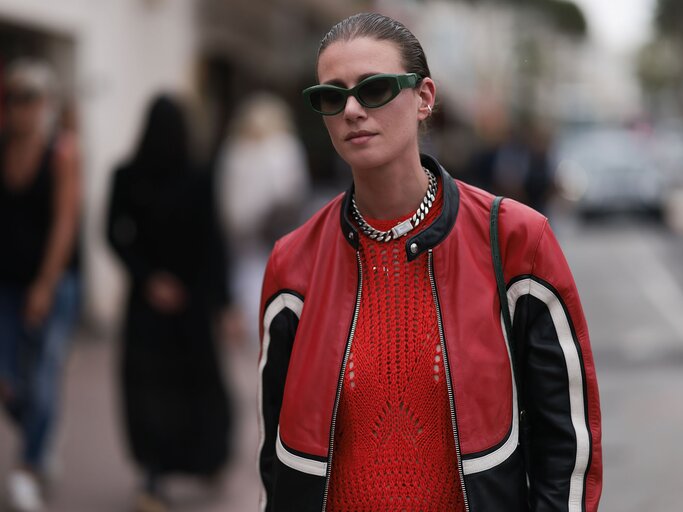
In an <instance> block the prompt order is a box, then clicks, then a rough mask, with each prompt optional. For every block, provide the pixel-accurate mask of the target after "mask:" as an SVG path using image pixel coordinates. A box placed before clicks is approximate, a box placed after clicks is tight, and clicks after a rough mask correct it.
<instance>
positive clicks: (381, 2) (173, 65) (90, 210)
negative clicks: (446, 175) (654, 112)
mask: <svg viewBox="0 0 683 512" xmlns="http://www.w3.org/2000/svg"><path fill="white" fill-rule="evenodd" d="M367 10H378V11H380V12H384V13H386V14H388V15H391V16H394V17H396V18H397V19H400V20H401V21H403V22H405V23H406V24H407V25H408V26H409V27H410V28H411V29H413V30H414V32H415V33H416V35H417V36H418V38H419V39H420V40H421V41H422V42H423V45H424V46H425V50H426V52H427V54H428V55H429V58H430V65H431V68H432V71H433V72H434V75H435V78H436V80H437V83H438V86H439V94H440V98H441V102H442V105H443V107H444V109H447V110H450V111H453V112H455V113H456V116H457V117H458V119H461V120H462V122H463V123H464V124H465V125H467V126H468V129H470V130H471V131H474V132H476V131H477V130H479V129H480V128H481V126H480V125H482V124H486V123H487V122H490V119H494V120H495V119H496V116H501V115H502V116H508V115H510V113H511V112H512V113H514V112H523V111H525V110H528V111H530V112H531V113H532V114H534V115H541V116H544V117H545V118H547V119H548V120H549V121H550V122H552V123H565V122H573V121H575V120H577V118H579V120H582V118H583V117H586V116H589V117H592V118H600V119H609V118H611V117H614V115H615V112H624V111H628V112H631V111H635V110H637V109H638V108H639V92H638V89H637V84H636V82H635V78H634V77H633V76H630V75H629V74H628V72H627V71H625V69H626V68H625V67H624V66H623V65H622V64H615V65H612V67H610V66H607V65H606V64H605V63H606V62H615V61H614V60H613V59H612V60H608V59H605V58H603V56H602V55H601V54H600V53H599V49H596V48H595V47H594V46H593V44H592V43H591V40H590V38H587V37H582V36H581V35H580V34H578V35H577V34H576V33H571V31H570V33H567V32H566V31H563V30H560V29H558V27H557V24H556V23H554V22H553V20H551V19H549V18H548V17H547V16H546V15H544V14H543V13H538V12H536V11H534V10H533V9H529V8H520V7H519V6H517V5H516V4H515V5H514V6H513V5H511V4H510V3H507V2H496V1H493V0H492V1H487V2H483V1H482V2H480V1H446V0H429V1H418V0H391V1H390V0H352V1H340V0H230V1H225V0H118V1H116V2H105V1H101V0H100V1H88V0H54V1H52V2H49V4H46V3H45V2H43V1H41V0H0V72H1V69H2V65H3V64H5V63H6V62H7V61H9V60H11V59H12V58H13V57H16V56H20V55H22V54H30V55H37V56H43V57H45V58H46V59H47V60H49V61H50V62H51V63H52V64H53V65H54V66H55V67H56V68H57V71H58V74H59V76H60V77H61V79H62V80H63V82H64V85H65V90H66V93H67V97H69V98H72V99H73V100H74V104H75V105H76V109H77V120H78V125H79V132H80V135H81V142H82V147H83V158H84V161H83V170H84V174H85V182H86V190H85V206H86V215H85V223H84V231H85V233H84V235H85V236H84V240H85V248H84V249H85V250H84V255H85V271H86V283H87V284H86V286H87V289H86V291H87V292H88V300H87V314H88V318H90V319H91V320H93V324H95V325H99V324H103V325H109V324H111V322H112V320H113V319H114V318H115V316H116V313H117V312H118V311H119V306H120V304H119V302H120V296H121V293H120V291H121V289H122V287H121V283H122V279H121V274H120V273H119V272H118V268H117V266H116V265H115V264H114V263H113V261H112V259H111V256H110V254H109V253H108V250H107V249H106V248H105V246H104V243H103V235H102V233H103V229H102V226H103V213H104V210H105V207H106V202H107V198H108V195H107V194H108V187H109V179H110V174H111V171H112V170H113V168H114V166H115V165H116V164H117V163H119V162H120V161H121V160H122V159H123V158H125V157H126V156H127V155H128V154H129V153H130V151H131V150H132V147H131V146H132V143H133V141H134V140H135V138H136V136H137V134H138V130H139V127H140V124H141V117H142V115H143V110H144V106H145V105H146V104H147V102H148V101H149V98H150V97H151V96H152V95H153V94H155V93H157V92H159V91H160V90H165V91H170V92H182V93H184V94H186V95H187V96H188V97H191V98H195V99H197V100H198V101H197V102H196V104H197V105H198V108H197V112H198V114H197V119H198V120H199V122H198V124H197V126H196V129H195V135H196V136H197V138H198V139H200V142H198V144H199V145H200V146H201V147H202V148H203V153H204V155H205V156H206V157H207V158H210V157H211V156H212V155H215V154H216V153H217V151H218V148H219V146H220V143H221V142H222V141H221V137H222V136H223V134H224V132H225V127H226V126H227V122H228V120H229V119H230V117H231V115H232V114H233V113H234V111H235V110H236V107H237V106H238V104H239V103H240V102H241V101H242V100H243V99H246V98H247V97H248V96H249V95H250V94H252V93H254V92H256V91H258V90H262V89H265V90H269V91H270V92H274V93H276V94H277V95H278V96H280V97H282V98H284V99H285V101H287V102H288V103H289V104H290V105H291V106H292V108H293V110H294V115H295V121H296V123H297V127H298V129H299V132H300V133H301V135H302V136H303V141H304V143H305V145H306V149H307V153H308V159H309V167H310V169H311V172H312V174H313V179H314V181H324V179H325V173H329V172H331V171H330V169H331V168H333V167H334V165H335V160H334V152H333V149H332V147H331V145H330V143H329V140H328V139H327V136H326V134H325V133H324V130H322V129H321V124H320V120H319V119H318V116H314V115H312V114H311V113H309V112H306V111H305V109H304V107H303V105H302V102H301V101H300V91H301V89H303V88H304V87H305V86H307V85H310V84H311V83H313V82H314V80H315V69H314V62H315V53H316V50H317V46H318V42H319V40H320V38H321V36H322V35H323V34H324V33H325V31H326V30H327V29H329V27H330V26H331V25H332V24H333V23H334V22H335V21H337V20H339V19H341V18H343V17H345V16H347V15H349V14H351V13H353V12H358V11H367ZM614 66H616V67H614ZM0 116H1V113H0ZM0 120H1V117H0ZM450 147H451V148H452V147H457V145H456V146H454V145H453V144H451V145H450ZM440 156H442V155H440ZM446 160H447V159H446Z"/></svg>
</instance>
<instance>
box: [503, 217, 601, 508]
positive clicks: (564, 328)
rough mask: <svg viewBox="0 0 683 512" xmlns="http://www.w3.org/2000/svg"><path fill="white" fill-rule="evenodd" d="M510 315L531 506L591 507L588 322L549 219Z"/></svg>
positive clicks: (595, 468) (594, 452) (596, 462)
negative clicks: (519, 381) (530, 269)
mask: <svg viewBox="0 0 683 512" xmlns="http://www.w3.org/2000/svg"><path fill="white" fill-rule="evenodd" d="M514 286H516V287H517V288H518V289H521V290H522V291H521V292H520V294H519V296H518V298H517V299H516V304H517V307H516V310H515V318H514V326H515V327H514V330H515V334H514V335H515V339H516V345H517V347H518V348H517V350H518V354H517V357H518V358H519V359H518V367H519V371H520V373H521V376H522V379H521V384H520V385H521V388H522V389H521V390H520V396H521V397H522V405H523V406H524V407H525V408H526V415H527V421H526V424H527V431H526V433H523V439H525V441H523V446H524V447H525V452H526V454H525V457H526V462H527V472H528V476H529V504H530V510H531V511H533V512H550V511H552V512H558V511H567V512H595V511H597V509H598V502H599V500H600V493H601V489H602V451H601V426H600V404H599V397H598V385H597V380H596V375H595V366H594V363H593V356H592V353H591V347H590V341H589V337H588V329H587V326H586V320H585V318H584V314H583V310H582V308H581V303H580V301H579V296H578V292H577V289H576V286H575V284H574V279H573V277H572V275H571V272H570V270H569V267H568V265H567V262H566V260H565V257H564V255H563V253H562V250H561V249H560V246H559V244H558V243H557V240H556V239H555V236H554V235H553V233H552V231H551V230H550V228H549V226H548V224H547V221H546V223H545V225H544V226H543V231H542V234H541V236H540V239H539V241H538V246H537V249H536V252H535V255H534V258H533V264H532V271H531V275H530V276H528V278H525V279H524V280H523V281H519V282H517V283H515V284H514Z"/></svg>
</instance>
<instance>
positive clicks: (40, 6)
mask: <svg viewBox="0 0 683 512" xmlns="http://www.w3.org/2000/svg"><path fill="white" fill-rule="evenodd" d="M193 6H194V2H192V1H190V0H116V1H110V0H51V1H49V2H45V1H44V0H0V19H3V20H5V21H7V22H10V23H13V24H17V25H26V26H30V27H31V28H42V29H45V30H46V31H48V32H59V33H63V34H66V35H68V36H69V37H70V38H72V39H73V40H74V41H75V70H76V93H77V99H78V108H79V112H80V116H81V135H82V146H83V157H84V167H83V171H84V177H85V183H86V187H85V207H86V216H85V226H84V228H85V251H84V255H85V258H86V264H85V270H86V273H85V277H86V291H87V295H86V297H87V303H86V312H87V313H88V316H89V318H90V319H91V320H94V321H95V323H96V324H99V325H101V326H103V327H109V326H111V325H112V322H113V321H114V320H115V319H116V314H117V313H118V311H119V304H120V298H121V291H122V281H121V275H120V272H118V267H117V265H116V264H115V263H114V262H113V261H112V258H111V255H110V253H109V249H108V248H107V247H106V246H105V240H104V232H103V227H104V213H105V210H106V204H107V194H108V185H109V178H110V174H111V171H112V170H113V168H114V166H115V165H116V164H117V163H119V162H120V161H121V160H122V159H123V158H124V157H126V156H127V155H128V154H129V153H130V152H131V151H132V148H133V146H134V143H135V139H136V137H137V135H138V132H139V130H140V124H141V122H142V116H143V114H144V112H145V109H146V106H147V103H148V101H149V100H150V98H151V96H152V95H154V94H155V93H156V92H158V91H160V90H166V91H179V90H187V89H188V88H189V86H190V82H191V77H192V69H193V68H192V66H193V64H194V62H193V61H194V56H195V35H194V17H193Z"/></svg>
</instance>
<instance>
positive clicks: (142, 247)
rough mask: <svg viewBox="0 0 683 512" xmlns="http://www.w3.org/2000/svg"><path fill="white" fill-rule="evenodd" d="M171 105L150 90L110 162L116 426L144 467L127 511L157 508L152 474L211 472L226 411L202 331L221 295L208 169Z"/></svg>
mask: <svg viewBox="0 0 683 512" xmlns="http://www.w3.org/2000/svg"><path fill="white" fill-rule="evenodd" d="M188 145H189V144H188V133H187V125H186V119H185V118H184V114H183V112H182V109H181V107H180V106H179V104H178V103H177V102H176V101H175V100H174V99H172V98H170V97H167V96H160V97H158V98H157V99H156V100H154V102H153V104H152V106H151V108H150V110H149V113H148V117H147V122H146V127H145V129H144V133H143V136H142V139H141V141H140V144H139V146H138V148H137V151H136V153H135V155H134V157H133V158H132V159H131V160H130V161H129V162H128V163H126V164H125V165H123V166H121V167H120V168H119V169H117V170H116V172H115V174H114V178H113V186H112V191H111V200H110V210H109V217H108V228H107V230H108V239H109V241H110V243H111V246H112V247H113V249H114V251H115V253H116V254H117V256H118V257H119V258H120V260H121V262H122V263H123V265H124V267H125V270H126V272H127V273H128V275H129V277H130V287H129V293H128V301H127V307H126V313H125V327H124V333H123V351H122V361H121V363H122V367H121V368H122V384H123V405H124V416H125V426H126V429H127V434H128V441H129V445H130V449H131V452H132V455H133V458H134V459H135V461H136V462H137V463H138V464H139V465H140V466H141V468H142V470H143V471H144V473H145V476H146V485H145V489H144V491H143V493H142V494H141V497H140V500H139V504H138V509H139V510H145V511H146V510H163V509H164V506H163V500H162V499H161V496H160V490H159V482H158V480H159V478H160V477H163V476H165V475H167V474H169V473H182V474H190V475H197V476H212V475H214V474H215V473H216V472H218V471H219V470H220V469H221V468H222V466H223V465H224V464H225V462H226V460H227V455H228V448H229V446H228V433H229V427H230V414H229V407H228V395H227V392H226V388H225V384H224V381H223V378H222V374H221V368H220V363H219V356H218V353H217V347H216V344H215V339H214V326H215V320H216V315H217V314H218V313H219V312H220V310H221V308H222V307H223V306H225V305H226V304H227V292H226V290H227V283H226V272H225V259H224V254H225V251H224V247H223V244H222V239H221V236H220V230H219V227H218V222H217V219H216V215H215V208H214V200H213V193H212V178H211V174H210V173H208V172H205V173H203V172H198V171H197V170H196V169H193V165H192V163H191V161H190V156H189V150H188Z"/></svg>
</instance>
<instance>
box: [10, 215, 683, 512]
mask: <svg viewBox="0 0 683 512" xmlns="http://www.w3.org/2000/svg"><path fill="white" fill-rule="evenodd" d="M552 222H553V225H554V229H555V230H556V232H557V234H558V237H559V238H560V241H561V244H562V246H563V248H564V250H565V252H566V255H567V258H568V260H569V263H570V266H571V267H572V270H573V272H574V275H575V277H576V280H577V284H578V287H579V291H580V293H581V296H582V301H583V304H584V308H585V310H586V316H587V317H588V322H589V326H590V329H591V335H592V343H593V350H594V353H595V359H596V364H597V368H598V378H599V382H600V389H601V398H602V413H603V428H604V434H603V443H604V445H603V447H604V463H605V483H604V491H603V499H602V506H601V510H602V511H604V512H636V511H642V510H652V511H655V510H656V511H657V512H675V511H677V510H680V502H681V499H682V498H683V491H682V490H681V486H680V476H679V473H678V466H679V461H680V460H681V459H683V447H682V446H681V444H680V442H679V437H680V433H681V432H682V431H683V407H682V406H681V400H680V396H681V393H683V371H682V369H683V315H681V311H683V265H681V261H683V239H681V238H679V237H675V236H673V235H671V233H670V232H668V231H667V230H666V229H665V228H664V227H662V226H661V225H660V224H658V223H656V222H652V221H637V222H633V221H632V219H629V221H626V220H624V219H619V218H614V219H605V220H601V221H596V222H594V223H592V224H584V223H579V222H578V221H574V220H572V219H567V218H554V219H553V221H552ZM115 348H116V346H115V345H114V344H111V343H103V342H96V343H89V342H87V340H84V339H81V340H78V342H77V343H76V344H75V346H74V351H73V355H72V358H71V361H70V364H69V368H68V372H67V377H66V378H67V381H66V406H65V418H64V421H63V423H62V427H61V429H60V432H61V435H60V436H59V442H58V450H57V453H56V466H57V468H56V472H57V475H58V479H57V483H56V485H54V489H53V492H54V504H53V507H52V508H51V509H50V510H51V511H53V512H94V511H97V512H120V511H125V510H128V509H129V508H130V504H131V503H132V500H133V497H134V494H135V488H136V487H135V486H136V482H135V478H134V476H135V473H134V472H133V468H132V467H131V466H130V464H129V463H128V462H127V459H126V457H125V453H124V448H123V444H122V442H121V432H120V430H119V429H118V427H117V425H118V419H117V415H116V405H115V404H116V402H115V400H116V395H115V389H116V388H115V380H114V379H115V368H116V366H115ZM229 356H230V357H229V358H227V359H229V360H230V361H229V365H228V366H227V374H228V376H229V379H230V381H231V382H232V383H233V384H234V388H235V391H236V394H238V395H239V396H238V403H239V405H240V407H241V409H240V410H241V411H242V412H241V414H239V415H238V416H239V418H240V421H241V423H240V425H239V429H238V432H239V440H238V442H237V443H236V444H237V450H238V452H239V453H238V456H237V459H236V461H235V463H234V464H233V465H232V466H231V469H230V470H229V471H228V473H227V474H226V475H225V478H224V479H223V480H221V481H220V482H219V484H218V485H217V487H216V488H214V489H208V490H207V488H204V487H201V486H198V485H196V484H193V483H191V482H188V481H184V480H182V479H176V480H174V481H173V482H171V485H170V489H169V494H170V496H171V498H172V502H173V504H174V510H177V511H179V512H183V511H196V512H214V511H215V512H218V511H221V512H229V511H236V512H237V511H240V512H241V511H247V510H255V507H256V502H257V492H258V485H257V480H256V476H255V464H254V454H255V450H256V422H255V417H256V414H255V410H254V407H255V400H254V389H255V372H256V354H254V353H253V352H249V351H231V353H230V354H229ZM6 436H7V437H6ZM10 438H11V437H10V433H9V431H7V426H6V424H4V423H2V424H0V439H10ZM12 444H13V443H12ZM10 455H11V453H10V452H9V451H8V450H6V449H1V450H0V473H2V474H5V471H6V470H7V468H8V466H9V463H10V460H9V459H10ZM59 475H61V476H59Z"/></svg>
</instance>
